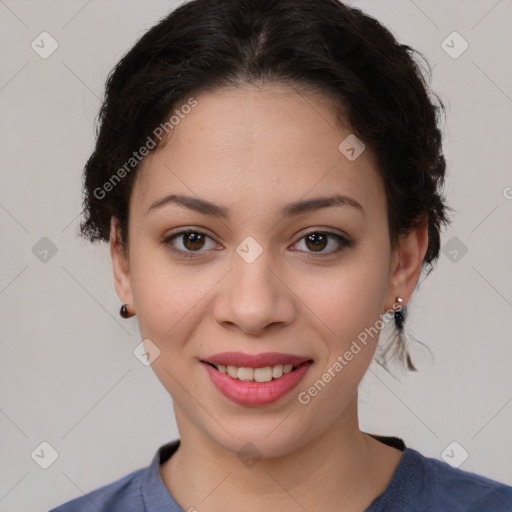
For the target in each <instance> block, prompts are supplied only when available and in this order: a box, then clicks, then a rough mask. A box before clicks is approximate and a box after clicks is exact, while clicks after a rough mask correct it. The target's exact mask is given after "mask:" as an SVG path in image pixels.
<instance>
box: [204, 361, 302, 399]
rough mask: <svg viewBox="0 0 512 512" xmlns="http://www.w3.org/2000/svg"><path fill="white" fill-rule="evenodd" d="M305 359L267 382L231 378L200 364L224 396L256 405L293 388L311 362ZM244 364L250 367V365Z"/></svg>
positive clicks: (279, 396)
mask: <svg viewBox="0 0 512 512" xmlns="http://www.w3.org/2000/svg"><path fill="white" fill-rule="evenodd" d="M245 361H247V359H245ZM306 361H307V362H304V363H303V364H301V365H300V366H299V367H298V368H297V369H295V370H293V371H291V372H290V373H286V374H284V375H283V376H282V377H279V378H278V379H273V380H271V381H269V382H252V381H241V380H238V379H233V378H232V377H230V376H229V375H226V374H224V373H222V372H220V371H219V370H217V369H216V368H214V367H213V366H210V365H209V364H208V363H205V362H202V365H203V367H204V368H205V370H206V371H207V372H208V375H209V377H210V379H211V381H212V382H213V384H214V385H215V386H216V388H217V389H218V390H219V391H220V392H221V393H222V394H223V395H224V396H225V397H226V398H229V399H230V400H231V401H232V402H235V403H236V404H238V405H248V406H257V405H268V404H271V403H274V402H276V401H277V400H279V399H280V398H282V397H283V396H285V395H286V394H287V393H289V392H290V391H291V390H292V389H293V388H295V387H296V386H297V385H298V384H299V382H300V381H301V380H302V379H303V377H304V375H305V374H306V372H307V371H308V370H309V367H310V366H311V364H312V362H311V360H306ZM218 364H222V363H218ZM275 364H281V363H275ZM291 364H293V363H291ZM235 366H238V365H235ZM246 366H247V367H250V365H246ZM255 366H260V365H259V364H258V365H255ZM268 366H273V365H268Z"/></svg>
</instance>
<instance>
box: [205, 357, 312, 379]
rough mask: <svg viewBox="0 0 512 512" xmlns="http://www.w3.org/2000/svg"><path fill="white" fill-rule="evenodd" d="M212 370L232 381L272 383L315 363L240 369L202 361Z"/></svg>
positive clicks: (307, 362)
mask: <svg viewBox="0 0 512 512" xmlns="http://www.w3.org/2000/svg"><path fill="white" fill-rule="evenodd" d="M201 362H202V363H205V364H207V365H209V366H211V367H212V368H215V369H216V370H217V371H219V372H220V373H223V374H224V375H228V376H229V377H231V378H232V379H235V380H241V381H246V382H270V381H273V380H278V379H280V378H281V377H282V376H283V375H287V374H288V373H291V372H294V371H295V370H297V368H300V367H301V366H304V365H306V364H311V363H312V362H313V361H312V360H311V359H310V360H308V361H305V362H303V363H301V364H298V365H293V364H285V365H283V364H277V365H274V366H264V367H258V368H251V367H238V366H232V365H228V366H225V365H222V364H218V365H215V364H213V363H210V362H208V361H201Z"/></svg>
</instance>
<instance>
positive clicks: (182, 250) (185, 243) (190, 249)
mask: <svg viewBox="0 0 512 512" xmlns="http://www.w3.org/2000/svg"><path fill="white" fill-rule="evenodd" d="M209 240H210V241H211V242H210V243H211V245H210V248H212V249H215V248H216V247H217V245H218V244H216V243H215V242H214V241H213V240H212V239H211V237H209V236H208V235H207V234H206V233H203V232H201V231H197V230H192V229H187V230H185V231H180V232H179V233H174V234H173V235H170V236H167V237H165V238H164V239H163V240H162V244H163V245H164V246H166V247H168V249H169V250H170V251H172V252H174V253H177V254H179V255H180V256H185V257H188V258H193V257H194V256H196V255H195V254H194V253H201V252H205V251H206V249H208V246H207V242H208V241H209ZM178 242H180V243H179V244H178ZM179 246H181V247H179ZM205 247H206V249H205V250H203V249H204V248H205Z"/></svg>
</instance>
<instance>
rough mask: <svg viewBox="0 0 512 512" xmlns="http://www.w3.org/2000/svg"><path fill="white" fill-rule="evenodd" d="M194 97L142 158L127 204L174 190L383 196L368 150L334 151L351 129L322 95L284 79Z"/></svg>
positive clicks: (218, 198)
mask: <svg viewBox="0 0 512 512" xmlns="http://www.w3.org/2000/svg"><path fill="white" fill-rule="evenodd" d="M194 98H195V99H196V101H197V105H196V106H195V107H193V108H192V109H191V110H190V112H189V113H188V114H186V115H182V116H181V117H180V120H179V122H178V123H177V124H176V125H175V126H174V128H173V130H172V132H171V136H170V137H169V139H168V140H167V142H166V144H165V146H163V147H162V148H161V149H160V150H159V151H157V152H155V153H152V154H150V155H149V156H148V157H146V159H145V160H144V161H143V163H142V165H141V168H140V169H139V171H138V176H137V181H136V184H135V187H134V191H133V194H132V199H133V200H134V203H136V204H140V205H141V206H145V207H146V208H147V207H148V206H149V204H151V203H152V202H153V201H154V200H155V199H157V198H158V197H159V196H162V195H164V194H165V193H170V192H176V191H178V190H179V191H181V192H183V193H187V194H188V195H198V196H201V197H208V198H209V199H211V200H212V201H213V202H216V203H219V204H225V205H227V206H228V207H229V205H230V204H231V205H236V204H237V203H239V202H240V201H242V202H243V203H244V204H245V205H249V204H256V203H259V204H267V207H268V203H269V202H278V203H280V204H281V203H284V202H287V201H285V199H288V200H289V201H293V200H297V199H298V198H302V197H307V196H308V195H312V196H317V195H322V194H324V195H325V194H330V193H332V192H339V193H343V194H351V195H352V196H354V198H355V199H357V200H358V201H359V202H365V203H376V205H377V206H378V203H379V201H381V200H382V195H383V190H382V186H381V183H380V179H379V177H378V174H377V172H376V169H375V166H374V162H373V158H372V155H371V154H370V152H369V151H367V150H365V151H364V152H363V153H362V154H361V155H360V156H359V157H358V158H357V159H355V160H353V161H351V160H349V159H348V158H347V157H346V156H345V154H344V153H343V152H342V151H340V144H341V143H342V142H343V141H344V140H345V139H346V138H347V137H349V136H352V137H353V135H351V131H350V127H349V126H348V125H347V126H345V127H340V126H339V125H338V124H337V123H336V112H335V110H334V105H333V104H332V103H331V102H329V101H327V100H326V99H325V98H323V97H321V96H319V95H316V94H314V93H311V92H305V91H299V90H297V89H294V88H290V87H286V86H263V87H256V86H244V87H237V88H234V87H233V88H226V89H220V90H217V91H214V92H208V93H203V94H199V95H196V96H194ZM176 109H179V105H177V106H176V107H175V110H176ZM349 140H351V139H349ZM287 196H288V197H287ZM136 204H134V206H135V207H136ZM233 209H236V208H235V206H233Z"/></svg>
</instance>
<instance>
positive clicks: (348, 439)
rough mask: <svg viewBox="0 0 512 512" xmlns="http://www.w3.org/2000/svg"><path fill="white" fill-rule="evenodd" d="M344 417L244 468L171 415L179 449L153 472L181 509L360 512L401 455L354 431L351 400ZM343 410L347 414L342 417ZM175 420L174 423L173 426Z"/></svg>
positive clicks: (383, 485) (378, 491) (356, 428)
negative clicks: (282, 452) (177, 428)
mask: <svg viewBox="0 0 512 512" xmlns="http://www.w3.org/2000/svg"><path fill="white" fill-rule="evenodd" d="M347 409H348V410H349V411H350V412H349V413H348V414H344V415H343V416H342V417H340V418H339V420H338V421H337V422H336V423H335V424H333V425H332V427H331V428H329V429H328V430H326V431H325V432H323V433H322V434H321V435H319V436H317V437H315V438H314V439H313V440H311V441H310V442H308V443H307V444H305V445H302V446H300V448H298V449H296V450H295V451H293V452H290V453H287V454H286V455H283V456H280V457H266V458H261V459H259V460H256V461H253V463H252V464H247V465H246V464H243V463H242V462H241V460H240V458H239V457H238V456H237V454H236V453H233V452H232V451H229V450H226V449H224V448H223V447H222V446H220V445H219V444H217V443H216V442H214V441H213V440H212V439H210V438H209V437H207V436H205V435H204V433H203V432H202V431H201V430H199V429H197V428H195V426H194V425H193V424H189V423H188V422H186V423H185V424H184V419H185V416H184V415H183V414H180V412H181V411H179V410H176V409H175V411H176V418H177V420H178V425H179V426H181V428H180V440H181V443H180V447H179V449H178V450H177V452H176V453H175V454H174V455H173V456H172V457H171V458H170V459H169V460H168V461H167V462H166V463H164V464H163V465H162V466H161V468H160V473H161V476H162V480H163V482H164V484H165V485H166V487H167V489H168V490H169V492H170V493H171V495H172V496H173V498H174V499H175V500H176V501H177V502H178V504H179V505H180V506H181V507H182V508H183V509H184V510H188V509H190V508H192V507H193V508H195V509H197V510H208V512H216V511H221V510H222V511H223V512H225V511H226V510H228V509H227V508H226V504H233V510H235V509H236V510H240V509H242V510H246V511H251V512H253V511H254V512H256V511H260V510H261V511H272V510H282V509H283V508H285V507H286V508H287V509H289V510H304V509H306V510H322V509H323V510H332V509H333V506H332V504H333V503H336V510H341V509H343V510H344V511H351V510H354V511H360V510H364V509H365V508H366V507H367V506H369V505H370V503H371V502H372V501H373V500H374V499H375V498H376V497H377V496H379V495H380V494H382V493H383V492H384V490H385V488H386V487H387V485H388V483H389V481H390V479H391V477H392V474H393V471H394V470H395V468H396V466H397V465H398V462H399V460H400V457H401V454H402V452H400V451H399V450H396V449H395V448H391V447H388V446H386V445H384V444H382V443H380V442H378V441H376V440H375V439H373V438H371V437H370V436H368V435H367V434H364V433H362V432H361V431H360V430H359V425H358V420H357V394H354V397H353V403H351V407H348V408H347ZM345 412H346V411H345ZM180 420H181V421H180Z"/></svg>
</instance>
